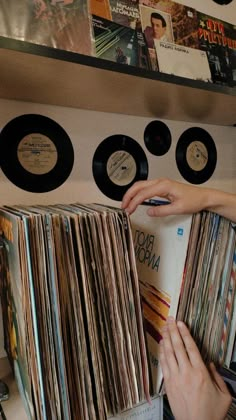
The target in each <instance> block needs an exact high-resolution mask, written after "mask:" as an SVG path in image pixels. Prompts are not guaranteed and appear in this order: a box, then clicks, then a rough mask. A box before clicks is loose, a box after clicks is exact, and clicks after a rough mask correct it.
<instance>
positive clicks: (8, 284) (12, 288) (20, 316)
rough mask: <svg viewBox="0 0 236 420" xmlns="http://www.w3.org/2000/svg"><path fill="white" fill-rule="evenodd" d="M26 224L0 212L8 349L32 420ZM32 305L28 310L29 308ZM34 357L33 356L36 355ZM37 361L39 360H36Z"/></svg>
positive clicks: (32, 381)
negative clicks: (22, 247)
mask: <svg viewBox="0 0 236 420" xmlns="http://www.w3.org/2000/svg"><path fill="white" fill-rule="evenodd" d="M21 228H22V222H21V219H20V217H18V216H17V215H14V214H11V213H7V214H6V212H4V211H3V210H0V231H1V252H0V254H1V257H0V258H1V266H0V277H1V303H2V310H3V322H4V347H5V350H6V352H7V355H8V358H9V361H10V362H11V366H12V368H13V370H14V374H15V377H16V380H17V382H18V385H19V391H20V394H21V398H22V400H23V402H24V406H25V409H26V411H27V414H28V415H29V416H30V418H35V417H34V407H33V399H32V388H35V386H37V385H36V384H35V383H34V380H33V379H32V377H30V373H29V365H28V363H29V340H28V337H27V327H26V322H27V321H26V319H27V317H28V316H29V313H28V311H27V308H26V306H25V300H26V295H25V290H24V282H25V281H26V278H25V276H24V269H23V267H24V265H25V263H26V261H25V260H24V258H23V259H22V260H21V259H20V255H19V243H22V245H23V243H25V237H24V235H22V230H21ZM29 303H30V302H29V301H28V307H29ZM32 356H33V353H32ZM35 360H36V359H35ZM35 403H36V404H37V401H36V402H35Z"/></svg>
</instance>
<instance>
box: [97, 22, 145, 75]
mask: <svg viewBox="0 0 236 420" xmlns="http://www.w3.org/2000/svg"><path fill="white" fill-rule="evenodd" d="M92 23H93V32H94V50H95V56H96V57H98V58H102V59H104V60H109V61H113V62H115V63H118V64H126V65H130V66H135V67H140V55H143V54H145V45H143V43H144V42H143V40H142V43H140V37H139V36H138V35H139V34H138V33H137V31H135V30H134V29H132V28H129V27H126V26H122V25H119V24H118V23H116V22H112V21H110V20H107V19H103V18H102V17H99V16H95V15H93V16H92ZM143 47H144V48H143ZM146 61H147V59H146ZM141 62H142V60H141Z"/></svg>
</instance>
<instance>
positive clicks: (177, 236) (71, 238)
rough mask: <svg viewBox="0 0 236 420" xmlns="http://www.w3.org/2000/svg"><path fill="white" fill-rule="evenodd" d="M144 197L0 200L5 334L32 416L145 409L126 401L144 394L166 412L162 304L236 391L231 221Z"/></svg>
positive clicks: (235, 246) (235, 265) (235, 251)
mask: <svg viewBox="0 0 236 420" xmlns="http://www.w3.org/2000/svg"><path fill="white" fill-rule="evenodd" d="M146 209H147V207H146V206H139V208H138V209H137V210H136V212H135V214H134V215H132V216H131V218H129V216H128V215H127V214H126V213H125V212H123V211H122V210H120V209H116V208H112V207H106V206H104V205H98V204H96V205H95V204H94V205H92V204H90V205H85V204H78V203H77V204H70V205H69V204H68V205H66V204H63V205H62V204H61V205H59V204H57V205H56V204H54V205H51V206H49V205H48V206H19V205H18V206H12V207H9V206H4V207H1V209H0V231H1V247H0V284H1V303H2V310H3V323H4V342H5V348H6V351H7V354H8V357H9V360H10V362H11V365H12V368H13V370H14V372H15V376H16V379H17V382H18V386H19V390H20V392H21V395H22V399H23V401H24V403H25V407H26V411H27V414H28V417H29V419H32V420H35V419H36V418H37V419H38V420H41V419H43V420H47V419H53V418H58V419H66V420H70V419H73V418H74V419H78V420H79V419H81V420H82V419H83V420H86V419H88V420H90V419H91V420H99V419H104V420H105V419H107V418H110V417H111V416H115V419H118V418H120V417H117V416H119V415H121V413H124V412H127V411H126V410H131V411H129V413H130V414H129V415H128V416H127V418H134V419H140V418H142V420H146V417H145V416H144V417H140V412H137V411H135V412H134V411H132V410H136V408H135V407H137V405H138V404H140V403H143V402H148V406H149V411H147V416H149V417H147V418H153V419H159V418H161V417H159V416H158V415H157V414H158V413H159V414H160V405H158V403H157V400H160V398H157V399H155V396H158V395H161V394H163V393H165V390H164V385H163V377H162V372H161V369H160V366H159V343H160V340H161V339H162V335H161V329H162V326H163V325H164V323H165V321H166V318H167V316H168V315H172V316H174V317H177V318H178V319H181V320H183V321H185V322H186V324H187V325H188V327H189V328H190V331H191V333H192V335H193V337H194V339H195V341H196V343H197V345H198V348H199V350H200V352H201V354H202V357H203V359H204V361H205V362H206V363H208V362H209V361H210V360H213V361H214V362H215V364H216V366H217V367H218V369H221V373H222V375H223V377H224V378H226V381H227V382H228V384H229V386H230V388H231V391H232V394H233V395H234V396H235V395H236V394H235V388H236V381H235V373H234V371H236V369H235V366H236V343H235V329H236V305H235V302H236V233H235V230H234V227H233V226H232V224H231V222H230V221H229V220H227V219H225V218H223V217H221V216H219V215H217V214H214V213H211V212H201V213H197V214H195V215H192V216H190V215H189V216H169V217H165V218H161V219H153V218H150V217H148V216H147V215H146ZM153 397H154V400H153ZM151 409H153V410H154V411H153V412H152V415H153V417H150V415H151V414H150V410H151ZM147 410H148V409H147ZM230 410H231V413H235V410H236V403H235V400H234V403H233V405H232V406H231V408H230ZM144 411H145V410H144ZM135 413H138V414H137V415H136V414H135ZM122 418H123V417H122ZM125 418H126V417H125ZM233 418H234V417H233Z"/></svg>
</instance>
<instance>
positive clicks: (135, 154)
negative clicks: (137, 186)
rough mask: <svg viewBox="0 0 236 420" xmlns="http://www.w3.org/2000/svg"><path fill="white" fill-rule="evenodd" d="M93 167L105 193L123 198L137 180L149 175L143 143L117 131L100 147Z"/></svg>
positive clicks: (98, 184)
mask: <svg viewBox="0 0 236 420" xmlns="http://www.w3.org/2000/svg"><path fill="white" fill-rule="evenodd" d="M92 170H93V177H94V180H95V182H96V184H97V186H98V188H99V189H100V190H101V191H102V193H103V194H105V195H106V196H107V197H109V198H111V199H112V200H117V201H121V200H122V198H123V196H124V194H125V193H126V191H127V190H128V188H130V187H131V185H132V184H133V183H134V182H136V181H140V180H145V179H147V177H148V162H147V158H146V155H145V153H144V151H143V149H142V147H141V146H140V145H139V144H138V143H137V142H136V141H135V140H134V139H132V138H131V137H128V136H125V135H123V134H115V135H112V136H110V137H107V138H106V139H104V140H103V141H102V142H101V143H100V144H99V146H98V147H97V149H96V151H95V153H94V156H93V164H92Z"/></svg>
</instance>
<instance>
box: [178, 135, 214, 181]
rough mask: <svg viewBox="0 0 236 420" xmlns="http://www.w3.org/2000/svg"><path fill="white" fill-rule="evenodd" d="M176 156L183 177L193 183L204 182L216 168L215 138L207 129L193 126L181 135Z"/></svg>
mask: <svg viewBox="0 0 236 420" xmlns="http://www.w3.org/2000/svg"><path fill="white" fill-rule="evenodd" d="M175 157H176V163H177V167H178V170H179V172H180V173H181V175H182V176H183V178H184V179H186V181H188V182H190V183H192V184H202V183H204V182H206V181H207V180H208V179H209V178H210V177H211V176H212V174H213V172H214V170H215V167H216V162H217V150H216V146H215V143H214V140H213V139H212V137H211V136H210V134H209V133H208V132H207V131H206V130H203V129H202V128H199V127H191V128H189V129H188V130H186V131H184V132H183V133H182V135H181V136H180V138H179V140H178V143H177V146H176V154H175Z"/></svg>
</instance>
